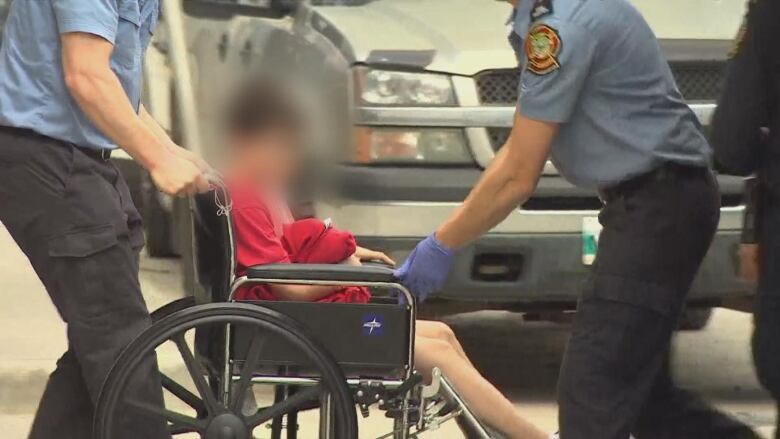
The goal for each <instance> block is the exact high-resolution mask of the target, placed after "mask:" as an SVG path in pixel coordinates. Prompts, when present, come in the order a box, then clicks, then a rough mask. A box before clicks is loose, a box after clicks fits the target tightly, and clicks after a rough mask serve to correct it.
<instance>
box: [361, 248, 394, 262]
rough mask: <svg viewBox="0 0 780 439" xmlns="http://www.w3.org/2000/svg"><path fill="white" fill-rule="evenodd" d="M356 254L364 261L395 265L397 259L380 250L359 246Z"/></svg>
mask: <svg viewBox="0 0 780 439" xmlns="http://www.w3.org/2000/svg"><path fill="white" fill-rule="evenodd" d="M355 256H356V257H357V258H358V259H359V260H361V261H363V262H371V261H375V262H381V263H383V264H387V265H390V266H392V267H395V261H394V260H392V259H391V258H390V256H387V255H386V254H384V253H382V252H380V251H376V250H370V249H367V248H363V247H358V248H357V250H356V251H355Z"/></svg>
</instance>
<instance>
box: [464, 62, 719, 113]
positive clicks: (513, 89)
mask: <svg viewBox="0 0 780 439" xmlns="http://www.w3.org/2000/svg"><path fill="white" fill-rule="evenodd" d="M725 64H726V63H725V61H708V62H699V61H695V62H688V61H686V62H672V63H670V66H671V68H672V73H673V74H674V77H675V79H676V80H677V85H678V86H679V87H680V91H681V92H682V94H683V96H684V97H685V99H688V100H690V101H715V100H717V99H718V97H719V96H720V90H721V85H722V82H723V73H724V70H725ZM519 81H520V71H519V70H518V69H503V70H487V71H484V72H482V73H479V74H478V75H477V76H476V82H477V91H478V93H479V99H480V102H481V103H482V104H483V105H507V104H510V105H514V104H515V103H516V102H517V86H518V83H519Z"/></svg>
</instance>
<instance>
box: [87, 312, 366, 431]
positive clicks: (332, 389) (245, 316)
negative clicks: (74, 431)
mask: <svg viewBox="0 0 780 439" xmlns="http://www.w3.org/2000/svg"><path fill="white" fill-rule="evenodd" d="M186 300H187V298H185V299H182V301H177V302H174V303H172V304H169V305H168V306H170V307H171V308H168V309H169V310H170V309H173V308H174V304H176V306H182V305H183V304H185V303H186ZM165 308H166V307H163V308H162V309H160V310H158V313H159V314H158V315H162V314H163V313H164V311H163V310H164V309H165ZM219 323H225V324H227V323H242V324H250V325H256V326H259V327H263V329H266V330H269V331H273V332H276V333H277V334H276V335H277V336H283V337H286V338H287V340H288V341H289V342H290V343H291V344H294V345H295V346H296V347H297V348H298V349H300V350H301V352H303V353H304V354H305V355H306V356H308V357H309V359H310V360H311V361H312V362H313V363H314V364H316V365H317V367H318V369H319V371H320V372H321V376H322V380H321V382H322V385H323V386H324V387H325V389H327V391H328V392H329V393H330V395H331V397H332V401H333V409H334V414H335V415H334V420H335V429H336V437H337V438H339V439H357V438H358V427H357V413H356V410H355V403H354V400H353V398H352V394H351V392H350V390H349V388H348V386H347V382H346V378H345V376H344V373H343V372H342V371H341V368H340V367H339V366H338V364H337V363H336V361H335V360H334V359H333V358H332V357H331V355H330V353H328V352H327V351H326V350H325V349H324V348H323V347H322V345H321V344H320V343H319V342H318V341H317V340H316V339H315V338H314V337H313V336H312V335H311V334H309V333H308V331H307V330H306V329H305V328H304V327H303V326H301V325H300V324H299V323H298V322H296V321H295V320H293V319H291V318H289V317H287V316H285V315H283V314H281V313H278V312H276V311H273V310H270V309H267V308H263V307H260V306H257V305H249V304H241V303H215V304H208V305H200V306H194V307H185V308H184V309H182V310H180V311H177V312H174V313H173V314H170V315H168V316H166V317H163V318H161V320H159V321H158V322H157V323H156V324H155V325H153V326H152V327H151V328H149V329H148V330H146V331H145V332H144V333H142V334H141V335H140V336H139V337H138V338H137V339H136V340H135V341H133V342H132V343H131V344H130V345H129V346H128V347H127V348H126V349H125V350H124V352H123V353H122V354H121V355H120V356H119V358H118V360H117V362H116V364H115V365H114V367H113V368H112V370H111V372H110V373H109V375H108V377H107V378H106V381H105V383H104V385H103V389H102V391H101V394H100V398H99V400H98V404H97V407H96V409H95V424H94V428H93V439H111V436H110V434H111V427H112V422H113V418H114V413H115V411H116V406H117V404H118V402H119V399H120V396H121V392H122V391H123V389H124V386H125V385H126V384H127V380H128V378H129V376H130V375H131V372H132V371H133V370H135V369H136V368H137V366H138V365H139V363H140V362H141V361H143V359H144V358H148V357H147V355H148V354H149V353H150V352H153V351H154V350H155V349H156V348H157V347H158V346H160V345H161V344H162V343H164V342H166V341H168V340H169V339H171V338H172V337H173V336H175V335H177V334H181V333H183V332H185V331H187V330H190V329H193V328H196V327H198V326H201V325H210V324H219Z"/></svg>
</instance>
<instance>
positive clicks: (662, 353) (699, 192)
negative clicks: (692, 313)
mask: <svg viewBox="0 0 780 439" xmlns="http://www.w3.org/2000/svg"><path fill="white" fill-rule="evenodd" d="M606 198H607V204H606V206H605V207H604V209H603V211H602V212H601V215H600V217H599V220H600V221H601V223H602V225H603V226H604V230H603V233H602V235H601V238H600V240H599V250H598V255H597V258H596V264H595V266H594V273H593V276H592V279H591V280H590V282H589V284H588V286H587V287H586V289H585V291H584V292H583V296H582V300H581V301H580V303H579V306H578V313H577V316H576V319H575V322H574V328H573V333H572V337H571V340H570V342H569V345H568V347H567V350H566V354H565V356H564V360H563V365H562V369H561V377H560V381H559V397H558V398H559V404H560V427H561V439H628V437H629V434H630V433H633V434H634V436H635V437H636V438H637V439H722V438H724V439H725V438H737V439H741V438H751V439H752V438H757V437H758V436H756V435H755V434H754V433H752V431H751V430H750V429H749V428H747V427H745V426H743V425H741V424H739V423H738V422H736V421H734V420H732V419H730V418H728V417H726V416H725V415H722V414H720V413H717V412H715V411H714V410H712V409H710V408H709V407H708V406H706V405H705V404H704V403H703V402H701V401H700V400H698V399H697V398H696V397H695V396H693V395H691V394H689V393H687V392H685V391H683V390H681V389H679V388H677V387H676V386H675V385H674V383H673V382H672V379H671V377H670V372H669V369H668V355H669V349H670V342H671V338H672V334H673V332H674V330H675V328H676V325H677V322H678V319H679V316H680V314H681V312H682V310H683V307H684V304H685V298H686V296H687V293H688V289H689V288H690V286H691V283H692V282H693V279H694V276H695V274H696V272H697V271H698V268H699V265H700V264H701V261H702V259H703V258H704V255H705V254H706V252H707V249H708V248H709V246H710V243H711V241H712V238H713V236H714V233H715V231H716V228H717V225H718V221H719V217H720V195H719V192H718V187H717V182H716V180H715V179H714V177H713V176H712V175H711V173H710V171H709V170H707V169H703V168H702V169H696V168H684V167H679V166H674V165H669V166H667V167H664V168H662V170H660V171H657V172H655V173H651V174H648V175H646V176H642V177H639V178H637V179H634V180H632V181H630V182H628V183H625V184H623V185H621V186H620V187H619V188H618V189H616V190H614V191H610V193H609V194H608V195H607V196H606Z"/></svg>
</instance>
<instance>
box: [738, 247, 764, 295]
mask: <svg viewBox="0 0 780 439" xmlns="http://www.w3.org/2000/svg"><path fill="white" fill-rule="evenodd" d="M760 255H761V247H760V246H759V245H758V244H742V245H740V246H739V277H740V278H741V279H742V280H744V281H745V282H747V283H749V284H750V285H752V286H757V285H758V279H759V277H760V276H761V262H760V261H761V259H760Z"/></svg>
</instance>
